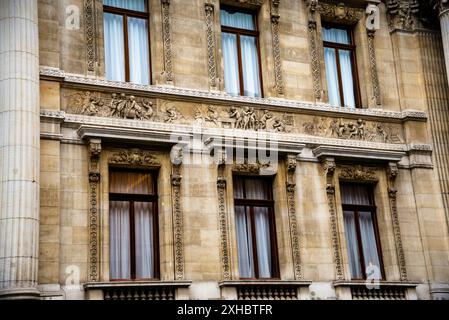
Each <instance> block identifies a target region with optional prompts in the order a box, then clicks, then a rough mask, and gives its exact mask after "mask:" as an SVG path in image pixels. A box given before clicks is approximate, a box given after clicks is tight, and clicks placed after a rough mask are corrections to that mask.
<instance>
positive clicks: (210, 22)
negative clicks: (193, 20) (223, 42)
mask: <svg viewBox="0 0 449 320" xmlns="http://www.w3.org/2000/svg"><path fill="white" fill-rule="evenodd" d="M204 12H205V23H206V42H207V62H208V70H209V85H210V88H211V89H212V90H218V79H217V58H216V50H217V49H216V40H215V28H214V12H215V5H214V2H213V1H210V0H207V1H206V2H205V3H204Z"/></svg>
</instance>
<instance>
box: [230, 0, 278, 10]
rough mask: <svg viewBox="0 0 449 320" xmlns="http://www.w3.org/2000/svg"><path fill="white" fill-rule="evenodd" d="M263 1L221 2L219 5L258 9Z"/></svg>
mask: <svg viewBox="0 0 449 320" xmlns="http://www.w3.org/2000/svg"><path fill="white" fill-rule="evenodd" d="M264 1H265V0H222V1H221V3H223V4H228V5H231V6H239V7H250V8H254V9H258V8H260V7H261V6H262V5H263V3H264ZM274 1H276V0H274ZM278 1H279V0H278Z"/></svg>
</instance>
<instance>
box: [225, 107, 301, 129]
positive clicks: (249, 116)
mask: <svg viewBox="0 0 449 320" xmlns="http://www.w3.org/2000/svg"><path fill="white" fill-rule="evenodd" d="M229 118H230V119H232V120H233V124H232V127H233V128H235V129H243V130H264V131H273V132H290V131H291V129H292V127H293V125H294V123H293V117H292V116H290V115H287V114H285V113H284V114H283V115H282V116H274V114H273V113H272V112H270V111H268V110H258V111H256V110H255V109H254V108H252V107H243V108H238V107H231V108H230V110H229Z"/></svg>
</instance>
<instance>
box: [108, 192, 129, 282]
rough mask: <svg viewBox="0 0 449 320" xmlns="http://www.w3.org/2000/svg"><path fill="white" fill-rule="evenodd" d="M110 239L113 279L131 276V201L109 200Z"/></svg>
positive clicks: (110, 265) (110, 266) (110, 264)
mask: <svg viewBox="0 0 449 320" xmlns="http://www.w3.org/2000/svg"><path fill="white" fill-rule="evenodd" d="M109 239H110V240H109V250H110V257H109V260H110V263H109V269H110V274H111V279H129V278H131V264H130V261H131V260H130V259H131V258H130V228H129V202H123V201H110V202H109Z"/></svg>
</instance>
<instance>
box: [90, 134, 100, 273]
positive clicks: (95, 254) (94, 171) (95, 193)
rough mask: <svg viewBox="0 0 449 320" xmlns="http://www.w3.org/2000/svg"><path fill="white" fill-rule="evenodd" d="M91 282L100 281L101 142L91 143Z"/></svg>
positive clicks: (96, 140) (95, 140) (97, 140)
mask: <svg viewBox="0 0 449 320" xmlns="http://www.w3.org/2000/svg"><path fill="white" fill-rule="evenodd" d="M88 147H89V155H90V156H89V271H88V278H89V281H91V282H95V281H99V265H100V264H99V233H98V231H99V226H98V221H99V208H100V206H99V199H100V194H99V185H100V164H99V161H100V154H101V140H100V139H91V140H90V141H89V145H88Z"/></svg>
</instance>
